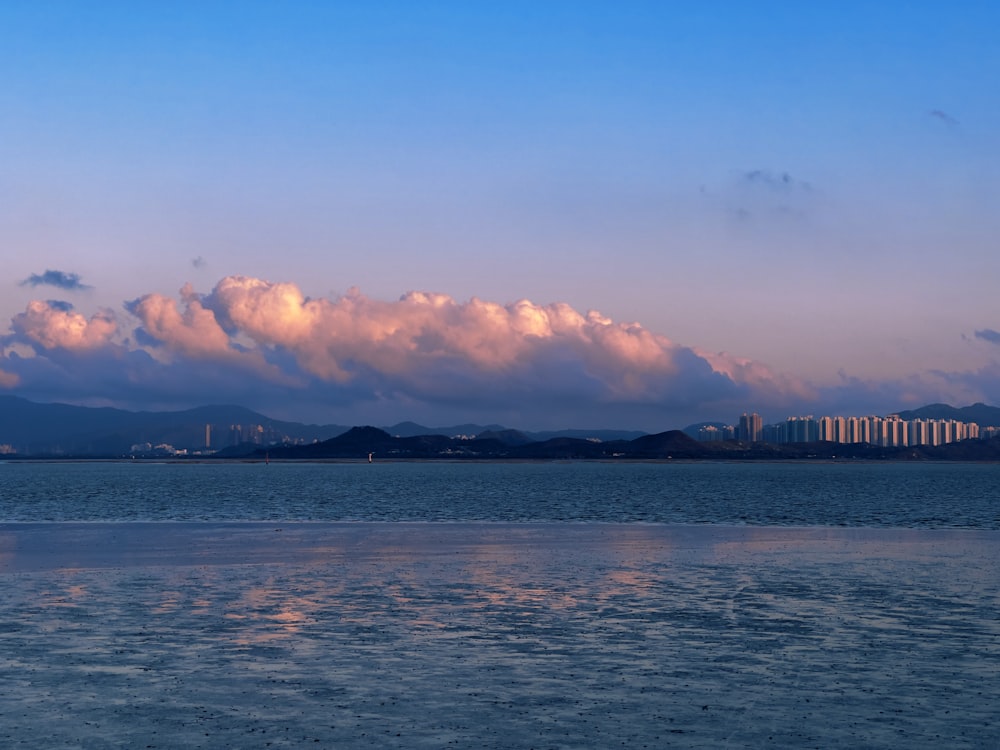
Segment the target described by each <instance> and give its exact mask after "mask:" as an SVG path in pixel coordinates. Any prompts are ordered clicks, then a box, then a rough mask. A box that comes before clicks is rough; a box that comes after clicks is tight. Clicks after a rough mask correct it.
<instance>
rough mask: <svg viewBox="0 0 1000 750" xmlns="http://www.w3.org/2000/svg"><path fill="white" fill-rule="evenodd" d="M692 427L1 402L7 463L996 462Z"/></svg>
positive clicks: (937, 413) (934, 414) (989, 414)
mask: <svg viewBox="0 0 1000 750" xmlns="http://www.w3.org/2000/svg"><path fill="white" fill-rule="evenodd" d="M900 416H901V417H903V418H904V419H917V418H925V419H926V418H933V419H956V420H961V421H969V422H977V423H979V424H981V425H984V426H985V425H989V424H1000V408H997V407H992V406H986V405H984V404H976V405H974V406H969V407H963V408H955V407H951V406H948V405H945V404H932V405H930V406H926V407H923V408H921V409H917V410H913V411H909V412H903V413H900ZM697 427H698V425H691V426H689V427H688V428H685V430H676V429H674V430H667V431H664V432H660V433H656V434H646V433H643V432H640V431H628V430H613V429H593V430H562V431H550V432H526V431H521V430H516V429H510V428H507V427H504V426H502V425H495V424H493V425H476V424H462V425H453V426H451V427H441V428H430V427H424V426H422V425H418V424H415V423H412V422H402V423H399V424H397V425H393V426H388V427H385V428H376V427H371V426H356V427H350V426H344V425H333V424H328V425H316V424H302V423H298V422H285V421H280V420H274V419H271V418H269V417H267V416H265V415H263V414H259V413H257V412H254V411H252V410H250V409H246V408H243V407H239V406H204V407H199V408H196V409H189V410H186V411H177V412H131V411H125V410H121V409H110V408H88V407H81V406H71V405H67V404H39V403H34V402H31V401H27V400H25V399H22V398H19V397H15V396H4V397H0V451H2V452H3V453H4V454H6V455H7V457H8V458H22V457H23V458H133V457H147V456H156V457H164V456H165V455H170V456H174V457H188V458H191V457H199V458H207V457H212V458H217V459H226V458H229V459H242V460H247V459H251V460H272V459H273V460H325V459H359V460H366V459H367V457H368V455H369V454H373V459H374V458H377V459H378V460H388V459H481V460H497V459H508V460H531V459H549V460H551V459H563V460H565V459H605V460H612V459H626V460H627V459H689V460H694V459H707V460H723V459H737V460H751V459H759V460H781V459H818V460H835V459H868V460H962V461H998V460H1000V439H998V438H992V439H989V440H965V441H961V442H957V443H949V444H946V445H939V446H929V445H921V446H908V447H901V448H886V447H880V446H876V445H870V444H865V443H861V444H843V443H829V442H817V443H793V444H787V445H773V444H764V443H752V444H750V443H744V442H739V441H724V442H715V443H704V442H698V441H697V440H695V439H693V438H692V437H691V434H690V433H691V432H694V431H696V430H697Z"/></svg>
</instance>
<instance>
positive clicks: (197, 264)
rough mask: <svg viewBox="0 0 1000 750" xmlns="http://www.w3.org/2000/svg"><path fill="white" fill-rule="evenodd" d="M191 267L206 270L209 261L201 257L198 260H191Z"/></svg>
mask: <svg viewBox="0 0 1000 750" xmlns="http://www.w3.org/2000/svg"><path fill="white" fill-rule="evenodd" d="M191 265H192V267H194V268H204V267H205V266H207V265H208V261H207V260H205V259H204V258H202V257H201V256H200V255H199V256H198V257H197V258H192V259H191Z"/></svg>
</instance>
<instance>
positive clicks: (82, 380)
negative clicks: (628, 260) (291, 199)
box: [0, 276, 988, 431]
mask: <svg viewBox="0 0 1000 750" xmlns="http://www.w3.org/2000/svg"><path fill="white" fill-rule="evenodd" d="M977 335H978V334H977ZM0 346H2V357H0V387H3V388H6V389H8V390H11V391H12V392H16V393H19V394H21V395H24V396H26V397H29V398H36V399H38V400H67V401H72V402H76V403H91V404H94V403H100V404H109V405H117V406H122V407H125V408H183V407H187V406H192V405H197V404H204V403H220V402H239V403H243V404H245V405H248V406H252V407H254V408H258V409H260V410H262V411H267V413H269V414H271V415H272V416H279V417H281V416H284V417H288V418H294V419H308V420H309V421H321V422H340V423H346V422H350V423H362V422H375V423H388V422H392V421H399V420H403V419H422V420H431V421H434V422H436V423H438V424H441V423H445V422H448V421H451V420H465V419H468V420H475V421H504V422H507V423H510V424H514V425H516V426H520V427H525V428H529V429H530V428H537V427H554V426H586V425H589V426H594V425H608V426H628V427H636V428H639V429H647V430H651V431H654V430H659V429H668V428H671V427H679V426H684V424H687V423H689V422H692V421H697V420H699V419H718V418H727V419H735V416H736V415H738V414H739V413H741V412H742V411H744V410H747V409H751V410H758V411H762V412H768V411H769V412H770V413H772V414H773V415H774V416H773V419H774V420H775V421H776V420H778V419H783V418H784V416H786V415H787V414H789V413H796V412H800V411H801V410H803V409H805V410H808V411H810V412H811V411H814V410H816V407H819V406H820V405H824V404H829V405H833V404H836V403H837V402H838V401H842V402H845V403H846V402H848V401H850V399H851V398H853V399H854V403H855V404H857V403H859V401H858V399H859V398H860V399H861V400H862V401H863V400H864V399H870V400H872V401H875V400H876V399H886V398H887V396H888V395H889V394H895V397H896V401H899V400H900V399H903V400H904V401H905V400H906V399H912V400H914V401H919V400H920V399H923V398H931V399H932V400H933V397H934V396H938V395H940V393H943V392H944V391H945V390H946V389H947V388H952V389H953V390H954V388H956V387H959V386H960V387H962V388H966V389H971V388H973V387H974V386H975V383H977V382H979V381H975V380H974V379H972V380H969V381H968V382H965V383H957V381H955V380H949V379H948V378H947V377H945V376H940V377H937V378H934V379H932V381H924V380H916V381H914V382H911V383H909V384H905V385H904V384H895V385H894V386H892V387H887V386H886V385H885V384H871V383H864V382H860V381H856V380H851V379H849V378H847V377H846V376H845V377H844V378H843V382H842V383H840V384H839V385H838V386H836V387H833V388H826V389H821V388H816V387H813V386H810V385H809V384H808V383H805V382H803V381H801V380H799V379H797V378H795V377H793V376H789V375H784V374H780V373H776V372H774V371H772V370H771V369H770V368H768V367H766V366H765V365H763V364H761V363H759V362H755V361H752V360H749V359H745V358H740V357H735V356H732V355H729V354H726V353H718V352H708V351H704V350H701V349H698V348H695V347H690V346H685V345H682V344H678V343H676V342H674V341H672V340H670V339H668V338H667V337H665V336H663V335H660V334H656V333H653V332H651V331H649V330H647V329H646V328H644V327H643V326H641V325H640V324H638V323H622V322H616V321H614V320H611V319H610V318H608V317H606V316H604V315H602V314H601V313H599V312H596V311H588V312H581V311H578V310H576V309H574V308H572V307H571V306H569V305H567V304H565V303H559V302H556V303H551V304H545V305H540V304H536V303H534V302H531V301H529V300H519V301H516V302H512V303H508V304H500V303H496V302H489V301H484V300H481V299H477V298H472V299H470V300H468V301H459V300H456V299H454V298H452V297H450V296H448V295H445V294H439V293H431V292H420V291H412V292H408V293H407V294H404V295H403V296H402V297H400V298H399V299H398V300H396V301H382V300H377V299H372V298H369V297H367V296H365V295H364V294H362V293H361V292H360V291H358V290H357V289H352V290H351V291H349V292H348V293H347V294H345V295H344V296H341V297H337V298H332V299H327V298H318V299H313V298H309V297H306V296H304V295H303V293H302V291H301V290H300V289H299V287H298V286H296V285H295V284H293V283H288V282H272V281H265V280H262V279H257V278H251V277H246V276H228V277H225V278H223V279H221V280H220V281H219V282H218V283H217V284H216V285H215V287H214V289H212V290H211V291H210V292H209V293H207V294H206V293H199V292H197V291H196V290H195V289H194V288H193V287H192V286H191V285H190V284H187V285H185V286H184V287H183V288H182V289H181V290H180V292H179V294H178V295H177V296H176V297H170V296H165V295H162V294H158V293H149V294H144V295H142V296H140V297H137V298H135V299H133V300H131V301H128V302H125V303H124V304H123V305H122V308H121V309H120V310H119V311H113V310H109V309H102V310H98V311H97V312H95V313H93V314H91V315H89V316H87V315H84V314H82V313H80V312H78V311H76V310H75V309H74V308H73V307H72V306H71V305H69V304H68V303H65V302H58V301H33V302H31V303H29V304H28V306H27V308H26V309H25V311H24V312H23V313H19V314H18V315H16V316H14V318H13V319H12V320H11V325H10V330H9V333H8V334H7V335H6V336H5V337H3V338H2V339H0ZM970 377H971V376H970ZM983 377H988V374H986V375H983ZM890 400H891V399H890ZM921 403H922V402H921ZM912 405H920V403H913V404H912ZM883 408H891V406H890V407H883Z"/></svg>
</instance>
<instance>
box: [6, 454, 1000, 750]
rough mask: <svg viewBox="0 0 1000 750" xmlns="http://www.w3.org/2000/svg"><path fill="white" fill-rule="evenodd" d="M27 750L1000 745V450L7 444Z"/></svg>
mask: <svg viewBox="0 0 1000 750" xmlns="http://www.w3.org/2000/svg"><path fill="white" fill-rule="evenodd" d="M0 594H2V596H0V682H2V684H3V690H2V691H0V746H2V747H4V748H38V747H46V748H110V747H142V748H185V749H187V748H247V749H256V748H260V749H261V750H264V749H265V748H272V749H273V748H301V747H316V748H427V749H431V748H434V749H437V748H449V747H451V748H473V747H475V748H494V749H495V750H506V749H508V748H517V749H520V748H524V749H528V748H587V749H590V748H594V749H598V748H599V749H601V750H603V749H604V748H612V747H619V748H761V747H767V748H789V749H791V748H795V749H796V750H797V749H798V748H835V747H836V748H884V749H890V748H907V750H911V749H913V748H920V749H927V750H931V749H933V750H938V748H943V747H947V748H969V749H979V748H986V749H988V748H998V747H1000V719H998V716H1000V712H998V710H997V708H998V706H1000V465H997V464H989V463H965V464H963V463H879V462H872V463H868V462H833V463H822V462H787V463H785V462H782V463H771V462H745V463H744V462H720V463H712V462H680V461H660V462H622V463H618V462H523V463H517V462H511V463H500V462H496V463H494V462H443V461H442V462H439V461H434V462H389V461H378V460H376V461H375V462H374V463H371V464H369V463H367V462H329V463H282V462H271V463H263V462H257V463H251V462H245V463H244V462H211V461H202V462H198V461H191V462H187V461H176V462H162V463H157V462H145V461H142V462H98V461H91V462H86V461H85V462H70V461H66V462H59V461H46V462H33V461H8V462H6V463H0Z"/></svg>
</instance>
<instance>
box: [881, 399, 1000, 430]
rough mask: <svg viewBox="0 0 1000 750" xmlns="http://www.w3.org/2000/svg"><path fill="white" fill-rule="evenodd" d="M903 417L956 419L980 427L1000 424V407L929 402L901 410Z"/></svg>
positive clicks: (900, 413) (981, 404)
mask: <svg viewBox="0 0 1000 750" xmlns="http://www.w3.org/2000/svg"><path fill="white" fill-rule="evenodd" d="M899 416H900V418H901V419H955V420H957V421H959V422H972V423H975V424H978V425H979V426H980V427H998V426H1000V408H998V407H996V406H988V405H986V404H983V403H978V404H973V405H972V406H963V407H960V408H956V407H954V406H949V405H948V404H928V405H927V406H921V407H920V408H919V409H912V410H910V411H901V412H899Z"/></svg>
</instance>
